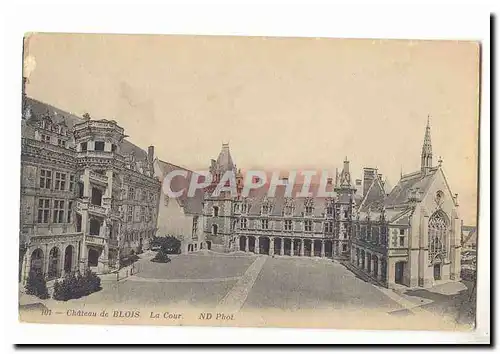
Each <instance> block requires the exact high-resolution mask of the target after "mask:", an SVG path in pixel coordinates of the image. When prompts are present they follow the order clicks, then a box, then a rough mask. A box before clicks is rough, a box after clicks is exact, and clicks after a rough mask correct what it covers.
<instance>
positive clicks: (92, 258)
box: [88, 247, 99, 267]
mask: <svg viewBox="0 0 500 354" xmlns="http://www.w3.org/2000/svg"><path fill="white" fill-rule="evenodd" d="M98 265H99V251H98V250H96V249H95V248H91V247H90V248H89V251H88V266H89V267H97V266H98Z"/></svg>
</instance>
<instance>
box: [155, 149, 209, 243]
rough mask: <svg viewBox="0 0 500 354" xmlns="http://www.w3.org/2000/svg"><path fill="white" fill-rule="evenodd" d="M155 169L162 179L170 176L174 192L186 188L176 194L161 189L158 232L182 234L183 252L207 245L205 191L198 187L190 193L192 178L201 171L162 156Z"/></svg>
mask: <svg viewBox="0 0 500 354" xmlns="http://www.w3.org/2000/svg"><path fill="white" fill-rule="evenodd" d="M154 171H155V176H157V178H159V179H160V180H161V181H164V179H165V178H168V182H167V185H168V187H169V188H170V189H171V190H172V191H173V192H176V193H177V192H182V193H181V195H180V196H179V197H176V198H170V197H169V196H168V195H167V193H164V192H162V193H161V195H160V204H159V212H158V233H157V235H158V236H160V237H163V236H174V237H176V238H178V239H179V240H180V241H181V250H182V252H183V253H188V252H192V251H197V250H200V249H204V248H206V247H207V245H206V243H205V240H204V234H203V228H202V226H203V225H202V214H203V191H202V190H201V189H197V190H196V191H195V193H194V194H193V195H192V196H190V195H189V193H188V192H189V183H190V181H191V178H197V175H196V174H194V172H192V171H190V170H188V169H186V168H184V167H180V166H177V165H174V164H171V163H168V162H165V161H162V160H160V159H158V158H157V159H155V161H154ZM179 172H180V174H179ZM170 175H172V177H170Z"/></svg>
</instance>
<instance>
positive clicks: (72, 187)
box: [69, 175, 75, 192]
mask: <svg viewBox="0 0 500 354" xmlns="http://www.w3.org/2000/svg"><path fill="white" fill-rule="evenodd" d="M69 191H70V192H74V191H75V175H69Z"/></svg>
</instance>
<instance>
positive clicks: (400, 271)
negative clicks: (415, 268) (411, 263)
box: [394, 262, 406, 284]
mask: <svg viewBox="0 0 500 354" xmlns="http://www.w3.org/2000/svg"><path fill="white" fill-rule="evenodd" d="M405 263H406V262H397V263H396V272H395V277H394V278H395V279H394V281H395V282H396V284H403V275H404V272H405Z"/></svg>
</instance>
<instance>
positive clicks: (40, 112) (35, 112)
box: [24, 97, 148, 161]
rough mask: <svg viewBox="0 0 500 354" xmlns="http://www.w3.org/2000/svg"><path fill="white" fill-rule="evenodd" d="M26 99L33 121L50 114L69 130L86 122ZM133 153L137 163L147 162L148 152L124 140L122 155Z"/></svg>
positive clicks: (56, 121) (73, 115) (36, 101)
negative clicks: (140, 161) (139, 161)
mask: <svg viewBox="0 0 500 354" xmlns="http://www.w3.org/2000/svg"><path fill="white" fill-rule="evenodd" d="M24 99H25V102H24V105H25V106H29V107H30V109H31V114H32V117H31V119H39V118H41V117H42V116H44V115H45V114H47V113H48V114H49V115H50V117H51V119H52V121H53V122H54V123H58V124H60V123H62V122H63V121H64V123H65V124H66V126H67V127H68V128H69V129H72V128H73V126H74V125H75V124H77V123H82V122H84V120H83V119H82V118H81V117H79V116H77V115H75V114H73V113H69V112H66V111H63V110H61V109H59V108H56V107H54V106H52V105H50V104H47V103H45V102H41V101H38V100H36V99H34V98H31V97H25V98H24ZM132 151H133V152H134V154H135V159H136V161H137V160H145V159H146V158H147V156H148V153H147V151H146V150H143V149H141V148H140V147H139V146H137V145H135V144H133V143H132V142H130V141H128V140H126V139H124V140H123V141H122V144H121V153H122V154H123V155H127V154H129V153H130V152H132Z"/></svg>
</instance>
